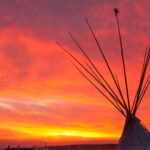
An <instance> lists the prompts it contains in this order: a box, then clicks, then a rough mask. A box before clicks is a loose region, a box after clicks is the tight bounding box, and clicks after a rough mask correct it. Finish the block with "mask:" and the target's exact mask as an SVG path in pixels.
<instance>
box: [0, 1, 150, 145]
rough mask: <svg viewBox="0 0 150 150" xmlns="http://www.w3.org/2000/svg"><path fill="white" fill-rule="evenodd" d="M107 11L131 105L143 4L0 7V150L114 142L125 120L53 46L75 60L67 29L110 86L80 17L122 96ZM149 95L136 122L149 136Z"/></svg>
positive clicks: (147, 19) (147, 36) (143, 45)
mask: <svg viewBox="0 0 150 150" xmlns="http://www.w3.org/2000/svg"><path fill="white" fill-rule="evenodd" d="M114 7H117V8H119V10H120V13H119V20H120V26H121V32H122V39H123V46H124V49H125V50H124V53H125V59H126V67H127V77H128V81H129V94H130V97H131V100H133V97H134V95H135V92H136V90H137V86H138V82H139V79H140V73H141V68H142V62H143V58H144V53H145V50H146V49H147V48H149V47H150V15H149V13H150V11H149V10H150V1H147V0H136V1H131V0H123V1H121V0H120V1H119V0H1V1H0V33H1V34H0V62H1V63H0V147H4V146H7V145H8V144H10V145H12V146H17V144H18V143H20V145H22V146H33V145H38V146H43V145H44V143H45V142H46V143H47V144H48V145H59V144H76V143H114V142H117V140H118V139H119V137H120V136H121V133H122V130H123V126H124V121H125V118H124V117H123V116H122V115H121V114H120V113H118V111H117V110H116V109H114V107H113V106H112V105H111V104H110V103H109V102H108V101H107V100H106V99H105V98H104V97H103V96H102V95H100V93H98V92H97V91H96V89H94V88H93V87H92V85H90V84H89V83H88V82H87V81H86V80H85V79H84V78H83V76H82V75H80V73H79V72H78V71H77V70H75V68H74V67H73V65H72V64H71V63H70V57H68V56H67V55H66V54H65V53H64V52H63V51H62V50H61V49H60V48H59V47H58V45H56V41H58V42H60V43H61V44H62V45H64V47H66V48H67V49H68V50H69V51H70V52H72V53H73V54H74V55H75V56H77V57H78V58H79V59H80V60H82V56H81V53H80V51H79V49H78V47H76V45H75V44H74V43H73V41H72V40H71V39H70V37H69V36H68V33H67V32H68V31H70V32H71V33H72V34H73V35H74V36H75V37H76V38H77V39H78V40H79V41H80V43H81V44H82V46H83V47H84V48H86V50H87V53H88V54H89V55H90V56H91V58H92V60H93V61H94V62H95V63H96V64H97V66H98V67H99V70H100V71H101V73H102V74H103V75H104V76H105V77H106V78H107V80H108V81H109V83H110V84H111V85H112V87H114V88H115V86H114V84H113V82H112V79H111V77H110V76H109V74H108V70H107V68H106V65H105V63H104V61H103V59H102V57H101V55H100V54H99V52H98V49H97V46H96V44H95V41H94V40H93V37H92V35H91V33H90V32H89V29H88V26H87V24H86V23H85V17H87V18H88V20H89V22H90V24H91V26H92V27H93V29H94V31H95V34H96V36H97V37H98V40H99V42H100V44H101V46H102V48H103V50H104V53H105V55H106V57H107V59H108V60H109V63H110V65H111V67H112V69H113V71H114V72H115V73H116V74H117V75H118V77H119V81H120V83H121V85H122V89H123V91H124V95H125V87H124V81H123V76H122V73H123V69H122V65H121V56H120V47H119V39H118V33H117V24H116V20H115V16H114V12H113V8H114ZM148 73H150V68H148V72H147V74H148ZM149 97H150V90H148V91H147V94H146V95H145V98H144V99H143V101H142V103H141V105H140V107H139V110H138V112H137V116H138V117H139V118H140V119H141V120H142V123H143V124H144V125H145V126H146V127H147V128H148V129H149V130H150V119H149V116H150V99H149Z"/></svg>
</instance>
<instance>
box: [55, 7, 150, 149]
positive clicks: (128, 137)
mask: <svg viewBox="0 0 150 150" xmlns="http://www.w3.org/2000/svg"><path fill="white" fill-rule="evenodd" d="M114 12H115V17H116V21H117V28H118V34H119V42H120V50H121V58H122V66H123V75H124V82H125V89H126V98H125V97H124V95H123V92H122V88H121V86H120V83H119V80H118V77H117V75H114V73H113V71H112V69H111V67H110V65H109V63H108V60H107V58H106V57H105V55H104V52H103V50H102V48H101V45H100V43H99V41H98V39H97V37H96V36H95V33H94V31H93V29H92V27H91V25H90V24H89V22H88V20H87V19H86V23H87V25H88V27H89V30H90V32H91V34H92V36H93V38H94V40H95V42H96V45H97V47H98V50H99V52H100V54H101V55H102V57H103V59H104V61H105V63H106V66H107V68H108V70H109V73H110V75H111V77H112V80H113V82H114V84H115V86H116V89H117V91H118V94H119V95H118V94H117V93H116V92H115V91H114V89H113V88H112V85H110V84H109V83H108V81H107V80H106V79H105V77H104V76H103V75H102V74H101V73H100V71H99V70H98V69H97V67H96V65H95V64H94V62H93V61H92V60H91V59H90V57H89V56H88V55H87V54H86V52H85V50H84V49H83V48H82V46H81V45H80V44H79V42H78V41H77V40H76V39H75V38H74V36H73V35H72V34H71V33H69V35H70V37H71V38H72V40H73V41H74V42H75V44H76V45H77V47H78V48H79V49H80V51H81V53H82V54H83V56H84V57H85V60H84V62H85V63H82V62H81V61H80V60H78V59H77V58H76V57H74V56H73V55H72V54H71V53H70V52H69V51H68V50H67V49H65V48H64V47H63V46H62V45H61V44H59V43H57V45H58V46H59V47H61V49H63V50H64V52H65V53H67V54H68V55H69V56H70V57H71V58H72V59H73V62H72V64H73V65H74V67H75V68H76V69H77V70H78V71H79V72H80V73H81V74H82V75H83V77H84V78H86V79H87V80H88V81H89V82H90V83H91V84H92V85H93V86H94V87H95V88H96V89H97V90H98V92H100V93H101V94H102V95H103V96H104V97H105V98H106V99H107V100H108V101H109V102H110V103H111V104H112V105H113V106H114V107H115V108H116V109H117V110H118V111H119V112H120V113H121V114H122V115H123V116H124V117H125V119H126V121H125V126H124V130H123V133H122V136H121V138H120V140H119V144H118V148H117V150H150V133H149V132H148V130H147V129H146V128H145V127H144V126H143V125H142V124H141V122H140V120H139V119H138V118H137V117H136V112H137V110H138V108H139V105H140V104H141V102H142V100H143V97H144V95H145V93H146V91H147V89H148V87H149V84H150V75H146V72H147V70H148V65H149V60H150V49H148V50H146V52H145V57H144V61H143V66H142V71H141V76H140V82H139V85H138V89H137V92H136V94H135V97H134V100H133V102H132V104H131V100H130V96H129V90H128V82H127V75H126V66H125V59H124V50H123V45H122V39H121V32H120V26H119V20H118V13H119V11H118V9H117V8H115V9H114ZM146 76H147V77H146Z"/></svg>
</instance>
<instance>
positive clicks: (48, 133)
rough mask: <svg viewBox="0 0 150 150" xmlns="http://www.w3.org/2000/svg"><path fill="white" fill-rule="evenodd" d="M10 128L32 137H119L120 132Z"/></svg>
mask: <svg viewBox="0 0 150 150" xmlns="http://www.w3.org/2000/svg"><path fill="white" fill-rule="evenodd" d="M11 130H14V131H17V132H21V133H26V134H28V135H31V136H32V137H35V138H36V137H37V138H38V137H56V136H67V137H68V136H70V137H83V138H112V139H113V138H114V139H116V138H119V137H120V134H109V133H104V132H101V133H100V132H99V133H96V132H91V131H90V132H88V131H74V130H67V129H52V128H45V127H43V128H24V127H12V128H11Z"/></svg>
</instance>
